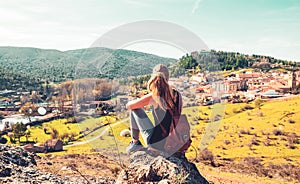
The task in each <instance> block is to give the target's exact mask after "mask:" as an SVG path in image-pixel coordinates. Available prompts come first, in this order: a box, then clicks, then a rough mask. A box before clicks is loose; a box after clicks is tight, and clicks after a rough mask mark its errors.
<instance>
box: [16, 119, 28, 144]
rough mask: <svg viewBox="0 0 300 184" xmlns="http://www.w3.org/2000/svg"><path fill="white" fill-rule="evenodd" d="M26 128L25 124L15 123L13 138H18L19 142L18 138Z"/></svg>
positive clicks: (23, 133)
mask: <svg viewBox="0 0 300 184" xmlns="http://www.w3.org/2000/svg"><path fill="white" fill-rule="evenodd" d="M26 130H27V128H26V125H24V124H23V123H20V122H18V123H16V124H14V125H13V134H14V138H15V139H16V138H17V139H18V141H19V143H20V139H21V137H22V136H24V135H25V132H26Z"/></svg>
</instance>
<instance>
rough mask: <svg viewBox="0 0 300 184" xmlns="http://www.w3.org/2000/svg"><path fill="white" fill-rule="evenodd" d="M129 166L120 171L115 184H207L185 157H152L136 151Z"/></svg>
mask: <svg viewBox="0 0 300 184" xmlns="http://www.w3.org/2000/svg"><path fill="white" fill-rule="evenodd" d="M130 162H131V163H130V165H129V166H128V167H127V169H124V170H122V172H121V173H120V175H119V176H118V179H117V181H116V183H117V184H124V183H159V184H167V183H191V184H195V183H197V184H202V183H203V184H208V181H207V180H206V179H205V178H204V177H203V176H202V175H201V174H200V173H199V171H198V169H197V168H196V166H195V164H193V163H191V162H189V161H188V160H187V159H186V158H185V157H182V158H179V157H175V156H171V157H169V158H164V157H162V156H153V155H151V154H148V153H146V152H145V151H138V152H135V153H133V154H132V155H131V156H130Z"/></svg>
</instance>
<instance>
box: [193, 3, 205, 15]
mask: <svg viewBox="0 0 300 184" xmlns="http://www.w3.org/2000/svg"><path fill="white" fill-rule="evenodd" d="M202 1H203V0H196V2H195V4H194V6H193V9H192V14H194V13H195V12H196V10H197V9H198V8H199V5H200V3H201V2H202Z"/></svg>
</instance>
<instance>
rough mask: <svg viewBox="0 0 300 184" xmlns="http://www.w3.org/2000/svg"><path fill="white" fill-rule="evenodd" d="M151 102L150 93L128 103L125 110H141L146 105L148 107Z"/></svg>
mask: <svg viewBox="0 0 300 184" xmlns="http://www.w3.org/2000/svg"><path fill="white" fill-rule="evenodd" d="M151 100H152V93H149V94H147V95H145V96H143V97H141V98H139V99H136V100H132V101H130V102H128V103H127V104H126V108H127V109H128V110H132V109H139V108H143V107H145V106H146V105H149V104H150V101H151Z"/></svg>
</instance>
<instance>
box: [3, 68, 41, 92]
mask: <svg viewBox="0 0 300 184" xmlns="http://www.w3.org/2000/svg"><path fill="white" fill-rule="evenodd" d="M42 84H43V82H42V81H41V80H39V79H33V78H30V77H29V76H26V75H24V74H18V73H15V72H13V71H10V70H7V69H4V68H1V67H0V90H5V89H10V90H17V89H26V90H28V91H36V90H37V91H41V90H42V89H43V86H42Z"/></svg>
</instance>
